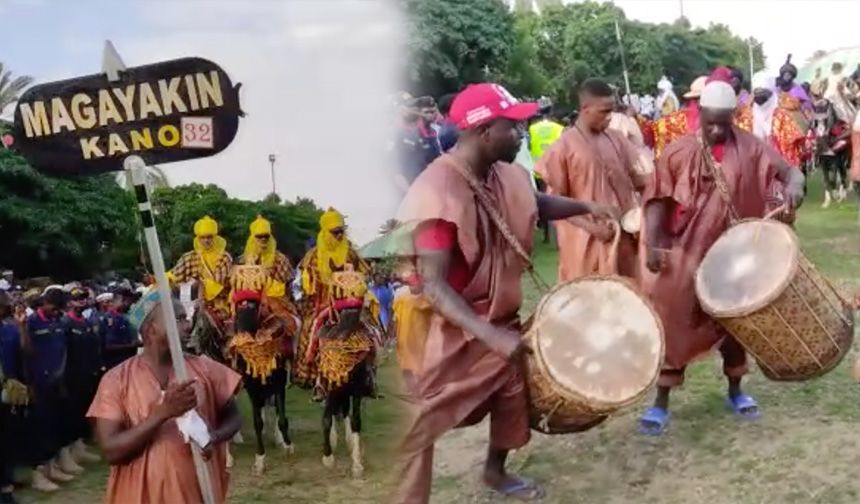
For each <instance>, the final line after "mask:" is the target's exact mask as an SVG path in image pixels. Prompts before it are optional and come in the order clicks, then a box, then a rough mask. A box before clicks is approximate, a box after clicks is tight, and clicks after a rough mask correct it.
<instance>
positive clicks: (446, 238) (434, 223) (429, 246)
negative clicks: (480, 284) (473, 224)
mask: <svg viewBox="0 0 860 504" xmlns="http://www.w3.org/2000/svg"><path fill="white" fill-rule="evenodd" d="M414 242H415V249H416V250H418V249H423V250H434V251H448V252H451V264H449V265H448V285H450V286H451V288H452V289H454V290H455V291H456V292H463V289H465V288H466V285H468V283H469V277H470V274H469V265H468V264H466V258H465V257H464V256H463V253H462V252H461V251H460V246H459V245H458V244H457V226H456V225H455V224H454V223H452V222H448V221H445V220H442V219H433V220H428V221H425V222H422V223H421V224H420V225H419V226H418V227H417V228H416V229H415V234H414Z"/></svg>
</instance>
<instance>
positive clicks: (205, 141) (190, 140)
mask: <svg viewBox="0 0 860 504" xmlns="http://www.w3.org/2000/svg"><path fill="white" fill-rule="evenodd" d="M181 126H182V147H184V148H190V149H212V148H214V145H215V143H214V141H213V134H212V118H211V117H183V118H182V124H181Z"/></svg>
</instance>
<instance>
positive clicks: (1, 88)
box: [0, 61, 33, 114]
mask: <svg viewBox="0 0 860 504" xmlns="http://www.w3.org/2000/svg"><path fill="white" fill-rule="evenodd" d="M32 83H33V78H32V77H30V76H29V75H19V76H18V77H15V78H12V71H11V70H7V69H6V68H5V67H4V65H3V62H2V61H0V114H2V113H3V110H4V109H5V108H6V107H8V106H9V105H11V104H13V103H15V102H16V101H18V94H19V93H20V92H21V91H23V90H24V88H26V87H27V86H29V85H30V84H32Z"/></svg>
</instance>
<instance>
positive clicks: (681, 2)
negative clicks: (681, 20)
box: [678, 0, 684, 17]
mask: <svg viewBox="0 0 860 504" xmlns="http://www.w3.org/2000/svg"><path fill="white" fill-rule="evenodd" d="M678 5H680V6H681V17H684V0H678Z"/></svg>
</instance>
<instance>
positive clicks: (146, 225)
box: [123, 156, 215, 504]
mask: <svg viewBox="0 0 860 504" xmlns="http://www.w3.org/2000/svg"><path fill="white" fill-rule="evenodd" d="M123 168H125V170H126V173H128V174H129V176H130V177H131V181H132V184H133V185H134V194H135V197H136V198H137V209H138V211H140V222H141V225H142V226H143V234H144V237H145V238H146V247H147V249H148V251H149V260H150V262H151V263H152V273H153V274H154V275H155V285H156V287H157V289H158V295H159V298H160V299H161V303H160V304H161V314H162V315H163V316H164V325H165V327H166V329H167V340H168V342H169V343H170V359H171V360H172V361H173V372H174V374H175V375H176V379H177V380H178V381H180V382H184V381H186V380H188V371H187V370H186V369H185V356H184V354H183V351H182V343H181V342H180V340H179V328H178V327H177V326H176V312H175V311H174V310H173V303H172V302H171V301H170V300H171V294H170V284H169V282H168V280H167V273H166V271H165V269H164V257H162V255H161V244H160V243H159V241H158V232H157V230H156V229H155V219H154V218H153V215H152V204H151V203H150V202H149V188H148V187H146V163H144V162H143V159H141V158H140V156H129V157H127V158H125V161H124V162H123ZM190 444H191V453H192V455H193V456H194V468H195V469H196V470H197V482H198V483H199V484H200V494H201V495H202V496H203V502H204V504H215V494H214V493H213V491H212V481H211V479H210V477H209V468H208V466H207V464H206V461H204V460H203V455H202V454H201V450H200V447H199V446H197V443H195V442H193V441H191V442H190ZM164 469H165V470H169V469H168V468H164Z"/></svg>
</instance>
